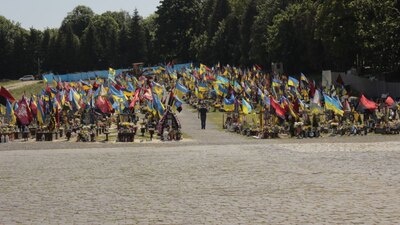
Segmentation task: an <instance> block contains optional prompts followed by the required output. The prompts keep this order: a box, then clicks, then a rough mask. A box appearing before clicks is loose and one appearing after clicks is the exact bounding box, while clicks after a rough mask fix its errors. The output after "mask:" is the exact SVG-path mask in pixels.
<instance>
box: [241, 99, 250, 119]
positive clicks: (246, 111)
mask: <svg viewBox="0 0 400 225" xmlns="http://www.w3.org/2000/svg"><path fill="white" fill-rule="evenodd" d="M242 110H243V113H244V114H246V115H247V114H250V113H251V112H252V111H253V108H252V107H251V105H250V104H249V103H248V102H247V101H246V100H245V99H244V98H243V99H242Z"/></svg>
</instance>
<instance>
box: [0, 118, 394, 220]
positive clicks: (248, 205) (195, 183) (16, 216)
mask: <svg viewBox="0 0 400 225" xmlns="http://www.w3.org/2000/svg"><path fill="white" fill-rule="evenodd" d="M180 118H181V121H182V124H183V126H184V132H186V133H187V134H188V135H190V136H191V137H192V140H187V141H184V142H171V143H168V142H166V143H154V144H136V143H135V144H126V145H123V144H108V145H103V144H94V145H93V144H75V143H65V145H64V146H63V148H64V149H58V150H35V151H26V150H24V149H29V145H28V144H22V143H21V144H20V143H14V144H12V146H18V147H15V148H16V149H13V150H12V151H10V150H11V149H8V150H7V149H6V150H4V149H3V147H4V148H5V147H6V146H11V145H0V148H1V149H3V151H0V224H7V225H8V224H379V223H382V224H398V223H400V214H399V213H398V212H399V211H400V207H399V206H400V173H399V171H400V164H399V163H398V162H399V161H400V142H398V141H396V140H392V141H388V140H390V138H389V136H388V137H384V138H388V139H379V138H378V137H375V136H374V137H373V136H371V137H372V138H371V137H362V138H361V139H357V138H356V139H352V138H344V139H340V138H326V139H316V140H315V141H311V140H300V141H299V140H289V141H287V140H276V141H275V140H274V141H271V140H253V139H247V138H245V137H242V136H238V135H235V134H230V133H226V132H221V131H218V130H216V129H214V127H213V126H212V125H211V124H208V127H207V130H206V131H204V130H201V129H199V128H198V127H200V121H199V120H198V119H197V115H195V114H192V113H190V112H189V111H184V112H183V113H182V114H181V115H180ZM374 139H379V140H384V141H385V142H380V141H379V142H377V141H374ZM343 140H345V141H344V142H345V143H340V142H342V141H343ZM346 140H348V141H346ZM354 140H356V141H359V142H364V143H352V142H354ZM360 140H361V141H360ZM363 140H364V141H363ZM39 144H41V143H39ZM52 144H54V143H46V144H45V145H43V144H42V146H46V149H49V148H51V145H52ZM58 144H59V143H58ZM27 146H28V147H27ZM30 146H40V145H30ZM49 146H50V147H49ZM85 146H86V147H85ZM18 148H19V149H21V150H17V149H18Z"/></svg>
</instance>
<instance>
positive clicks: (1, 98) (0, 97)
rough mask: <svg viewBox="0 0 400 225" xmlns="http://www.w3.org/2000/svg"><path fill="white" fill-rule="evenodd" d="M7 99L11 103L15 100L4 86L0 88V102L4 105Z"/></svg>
mask: <svg viewBox="0 0 400 225" xmlns="http://www.w3.org/2000/svg"><path fill="white" fill-rule="evenodd" d="M7 100H8V101H10V102H11V103H13V102H15V99H14V97H13V96H12V95H11V94H10V92H8V91H7V89H5V88H4V87H1V88H0V104H2V105H4V106H6V105H7Z"/></svg>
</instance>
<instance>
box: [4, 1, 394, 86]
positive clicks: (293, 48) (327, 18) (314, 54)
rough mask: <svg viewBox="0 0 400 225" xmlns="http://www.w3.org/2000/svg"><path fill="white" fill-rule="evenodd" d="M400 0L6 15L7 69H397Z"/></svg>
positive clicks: (183, 4)
mask: <svg viewBox="0 0 400 225" xmlns="http://www.w3.org/2000/svg"><path fill="white" fill-rule="evenodd" d="M399 9H400V3H399V2H398V1H397V0H382V1H374V0H325V1H322V0H303V1H299V0H202V1H197V0H163V1H161V2H160V6H159V7H158V9H157V11H156V13H155V14H153V15H151V16H149V17H148V18H146V19H143V18H142V17H141V16H140V15H139V13H138V12H137V11H135V12H133V13H131V14H130V13H128V12H125V11H121V12H106V13H103V14H101V15H96V14H95V13H94V12H93V11H92V10H91V9H90V8H88V7H85V6H78V7H76V8H75V9H74V10H73V11H72V12H70V13H68V15H67V16H66V17H65V19H64V20H63V21H62V24H61V26H60V28H58V29H46V30H44V31H40V30H36V29H34V28H31V29H29V30H25V29H23V28H21V27H20V25H19V24H16V23H14V22H11V21H9V20H7V19H6V18H4V17H2V16H0V68H1V72H0V75H1V78H17V77H18V76H20V75H22V74H37V73H38V72H40V73H42V72H48V71H52V72H55V73H65V72H76V71H88V70H95V69H106V68H107V67H116V68H125V67H130V66H131V64H132V63H133V62H140V61H143V62H146V63H147V64H155V63H159V62H170V61H176V62H189V61H193V62H203V63H207V64H215V63H218V62H220V63H221V64H225V63H227V64H235V65H241V66H251V65H252V64H259V65H262V66H264V67H265V68H267V69H268V68H269V65H270V64H271V62H277V61H279V62H283V63H284V65H285V68H286V69H287V71H288V72H298V71H303V72H319V71H321V70H322V69H332V70H340V71H343V70H347V69H349V68H350V67H356V68H358V69H363V68H366V67H368V68H372V69H373V70H375V71H378V72H398V71H399V66H400V12H399Z"/></svg>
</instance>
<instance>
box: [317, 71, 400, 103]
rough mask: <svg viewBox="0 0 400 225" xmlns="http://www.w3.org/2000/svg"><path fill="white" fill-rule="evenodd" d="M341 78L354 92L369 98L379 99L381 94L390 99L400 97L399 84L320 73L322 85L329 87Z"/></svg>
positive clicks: (347, 74) (328, 72) (349, 74)
mask: <svg viewBox="0 0 400 225" xmlns="http://www.w3.org/2000/svg"><path fill="white" fill-rule="evenodd" d="M339 75H340V76H341V78H342V80H343V82H344V84H345V85H350V86H351V87H352V88H354V89H355V90H357V91H359V92H361V93H363V94H365V95H366V96H369V97H380V96H381V95H382V94H389V95H390V96H392V97H395V98H398V97H400V83H391V82H385V81H376V80H370V79H367V78H363V77H359V76H356V75H353V74H352V73H340V72H332V71H330V70H328V71H322V85H323V86H328V85H329V86H330V85H332V84H336V80H337V78H338V77H339Z"/></svg>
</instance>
